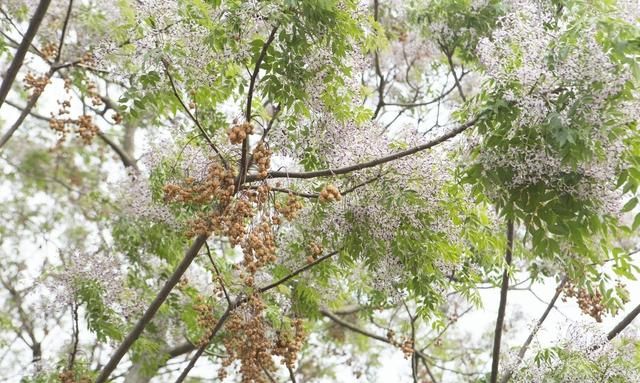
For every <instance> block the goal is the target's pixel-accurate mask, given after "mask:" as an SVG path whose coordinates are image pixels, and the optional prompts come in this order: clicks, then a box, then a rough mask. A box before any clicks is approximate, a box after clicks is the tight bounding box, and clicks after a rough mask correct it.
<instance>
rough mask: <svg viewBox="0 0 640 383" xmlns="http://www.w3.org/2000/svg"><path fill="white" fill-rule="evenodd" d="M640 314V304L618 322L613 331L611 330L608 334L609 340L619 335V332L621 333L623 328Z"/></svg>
mask: <svg viewBox="0 0 640 383" xmlns="http://www.w3.org/2000/svg"><path fill="white" fill-rule="evenodd" d="M638 315H640V305H638V306H636V308H634V309H633V310H631V312H630V313H629V314H627V316H625V317H624V318H623V319H622V320H621V321H620V323H618V324H617V325H616V326H615V327H614V328H612V329H611V331H609V333H608V334H607V340H612V339H613V338H615V337H616V336H618V334H620V333H621V332H622V330H624V329H625V328H626V327H627V326H629V325H630V324H631V322H633V320H634V319H636V317H637V316H638Z"/></svg>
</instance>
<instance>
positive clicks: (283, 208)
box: [275, 194, 304, 221]
mask: <svg viewBox="0 0 640 383" xmlns="http://www.w3.org/2000/svg"><path fill="white" fill-rule="evenodd" d="M303 207H304V205H303V204H302V201H301V200H300V198H298V197H296V196H294V195H293V194H289V195H288V196H287V199H286V200H285V202H284V204H283V203H281V202H276V203H275V208H276V211H277V212H278V213H280V214H282V215H283V216H284V218H286V219H287V220H288V221H291V220H293V219H295V218H296V216H298V212H299V211H300V209H302V208H303Z"/></svg>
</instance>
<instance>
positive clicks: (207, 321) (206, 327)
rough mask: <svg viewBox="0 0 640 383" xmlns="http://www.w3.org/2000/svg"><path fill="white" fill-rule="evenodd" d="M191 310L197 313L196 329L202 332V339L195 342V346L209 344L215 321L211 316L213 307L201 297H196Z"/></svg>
mask: <svg viewBox="0 0 640 383" xmlns="http://www.w3.org/2000/svg"><path fill="white" fill-rule="evenodd" d="M193 308H194V310H195V311H196V312H197V313H198V316H197V322H198V327H199V328H200V329H201V330H202V337H201V338H200V339H199V340H198V341H197V346H199V347H200V346H203V345H205V344H207V343H208V342H209V338H211V334H212V333H213V328H214V327H215V325H216V323H217V320H216V318H215V317H214V315H213V306H212V305H211V304H210V303H208V302H206V300H205V298H204V297H202V296H201V295H198V296H197V297H196V299H195V304H194V305H193Z"/></svg>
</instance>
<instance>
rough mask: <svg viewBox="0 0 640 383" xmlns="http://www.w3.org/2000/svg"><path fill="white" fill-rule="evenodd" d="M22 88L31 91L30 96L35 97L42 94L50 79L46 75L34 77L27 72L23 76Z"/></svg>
mask: <svg viewBox="0 0 640 383" xmlns="http://www.w3.org/2000/svg"><path fill="white" fill-rule="evenodd" d="M23 81H24V88H25V89H26V90H31V96H32V97H33V96H37V95H39V94H40V93H42V92H44V88H46V87H47V85H49V84H51V79H50V78H49V76H47V75H46V74H43V75H41V76H36V75H34V74H33V73H31V72H29V73H27V74H26V76H24V80H23Z"/></svg>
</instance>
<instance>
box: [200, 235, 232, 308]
mask: <svg viewBox="0 0 640 383" xmlns="http://www.w3.org/2000/svg"><path fill="white" fill-rule="evenodd" d="M204 247H205V248H206V249H207V257H209V261H211V266H213V270H214V271H215V273H216V277H217V279H218V283H220V287H221V288H222V292H223V293H224V297H225V299H226V300H227V303H228V304H229V305H231V298H229V294H228V293H227V288H226V287H225V286H224V280H223V279H222V274H220V271H219V270H218V267H217V266H216V263H215V262H214V261H213V257H212V256H211V249H210V248H209V244H208V243H207V242H205V243H204Z"/></svg>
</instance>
